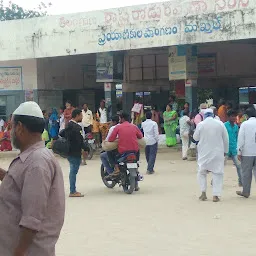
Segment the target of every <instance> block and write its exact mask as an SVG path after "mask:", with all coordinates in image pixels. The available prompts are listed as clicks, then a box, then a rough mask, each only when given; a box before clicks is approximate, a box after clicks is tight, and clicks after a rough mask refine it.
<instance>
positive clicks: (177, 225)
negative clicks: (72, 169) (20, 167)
mask: <svg viewBox="0 0 256 256" xmlns="http://www.w3.org/2000/svg"><path fill="white" fill-rule="evenodd" d="M180 158H181V155H180V152H179V153H177V152H169V153H161V154H159V155H158V159H157V164H156V175H152V176H145V179H144V181H143V182H142V183H141V184H140V187H141V190H140V192H138V193H134V194H133V195H126V194H124V193H123V191H122V189H121V188H118V187H116V188H114V189H112V190H110V189H107V188H106V187H104V185H103V183H102V181H101V178H100V170H99V167H100V162H99V159H98V158H97V157H96V158H95V159H93V160H92V161H88V165H87V166H82V167H81V169H80V172H79V175H78V184H77V188H78V190H79V191H80V192H83V193H85V194H86V196H85V197H84V198H68V172H69V168H68V164H67V162H66V160H63V159H60V163H61V166H62V168H63V173H64V176H65V186H66V193H67V201H66V202H67V208H66V220H65V225H64V227H63V230H62V233H61V237H60V239H59V241H58V244H57V248H56V250H57V251H56V255H57V256H98V255H100V256H112V255H118V256H119V255H120V256H137V255H142V256H144V255H145V256H167V255H173V256H183V255H184V256H188V255H189V256H224V255H232V256H238V255H239V256H240V255H246V256H252V255H255V246H254V240H255V238H254V233H255V224H254V223H255V212H256V204H255V202H256V195H255V189H254V188H255V186H254V184H253V190H252V197H251V198H250V199H248V200H245V199H243V198H239V197H237V196H236V195H235V191H236V190H237V189H238V188H237V177H236V170H235V169H234V166H233V165H232V163H231V162H229V164H228V166H227V167H226V170H225V180H224V191H223V197H222V201H221V202H220V203H217V204H216V203H213V202H212V201H211V200H210V199H211V187H210V186H209V189H208V198H209V200H208V201H207V202H200V201H198V196H199V194H200V192H199V187H198V185H197V180H196V163H195V162H187V161H182V160H181V159H180ZM10 160H11V159H7V158H6V159H3V158H2V160H1V167H5V168H7V167H8V164H9V163H10ZM145 170H146V165H145V159H144V157H143V158H142V163H141V168H140V171H141V172H142V173H145ZM209 183H210V175H209Z"/></svg>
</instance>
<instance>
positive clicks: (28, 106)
mask: <svg viewBox="0 0 256 256" xmlns="http://www.w3.org/2000/svg"><path fill="white" fill-rule="evenodd" d="M13 115H17V116H18V115H19V116H33V117H38V118H44V116H43V113H42V110H41V108H40V107H39V106H38V104H37V103H36V102H34V101H26V102H24V103H21V104H20V106H19V107H18V108H17V109H16V110H15V111H14V112H13Z"/></svg>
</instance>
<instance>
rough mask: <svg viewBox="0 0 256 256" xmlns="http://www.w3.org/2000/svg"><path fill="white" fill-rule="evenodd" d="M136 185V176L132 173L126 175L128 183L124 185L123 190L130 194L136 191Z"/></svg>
mask: <svg viewBox="0 0 256 256" xmlns="http://www.w3.org/2000/svg"><path fill="white" fill-rule="evenodd" d="M135 187H136V177H133V176H131V175H127V176H126V183H125V185H123V190H124V192H125V193H126V194H128V195H130V194H132V193H133V192H134V190H135Z"/></svg>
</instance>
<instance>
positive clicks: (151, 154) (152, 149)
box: [142, 112, 159, 174]
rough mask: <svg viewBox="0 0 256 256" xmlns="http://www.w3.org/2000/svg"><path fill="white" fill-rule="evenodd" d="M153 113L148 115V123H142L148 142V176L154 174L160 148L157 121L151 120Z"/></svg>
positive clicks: (146, 152)
mask: <svg viewBox="0 0 256 256" xmlns="http://www.w3.org/2000/svg"><path fill="white" fill-rule="evenodd" d="M151 118H152V112H147V113H146V121H144V122H143V123H142V129H143V132H144V138H145V140H146V149H145V154H146V159H147V163H148V168H147V174H153V173H154V172H155V171H154V166H155V161H156V154H157V148H158V138H159V131H158V125H157V123H156V122H155V121H152V120H151Z"/></svg>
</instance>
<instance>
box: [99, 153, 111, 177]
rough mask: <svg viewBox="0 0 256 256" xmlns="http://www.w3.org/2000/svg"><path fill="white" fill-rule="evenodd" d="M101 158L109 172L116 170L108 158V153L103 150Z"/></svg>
mask: <svg viewBox="0 0 256 256" xmlns="http://www.w3.org/2000/svg"><path fill="white" fill-rule="evenodd" d="M100 159H101V162H102V164H103V166H104V167H105V168H106V171H107V173H108V174H110V173H112V172H113V171H114V169H113V167H112V166H111V165H110V163H109V160H108V153H107V152H103V153H101V154H100Z"/></svg>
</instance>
